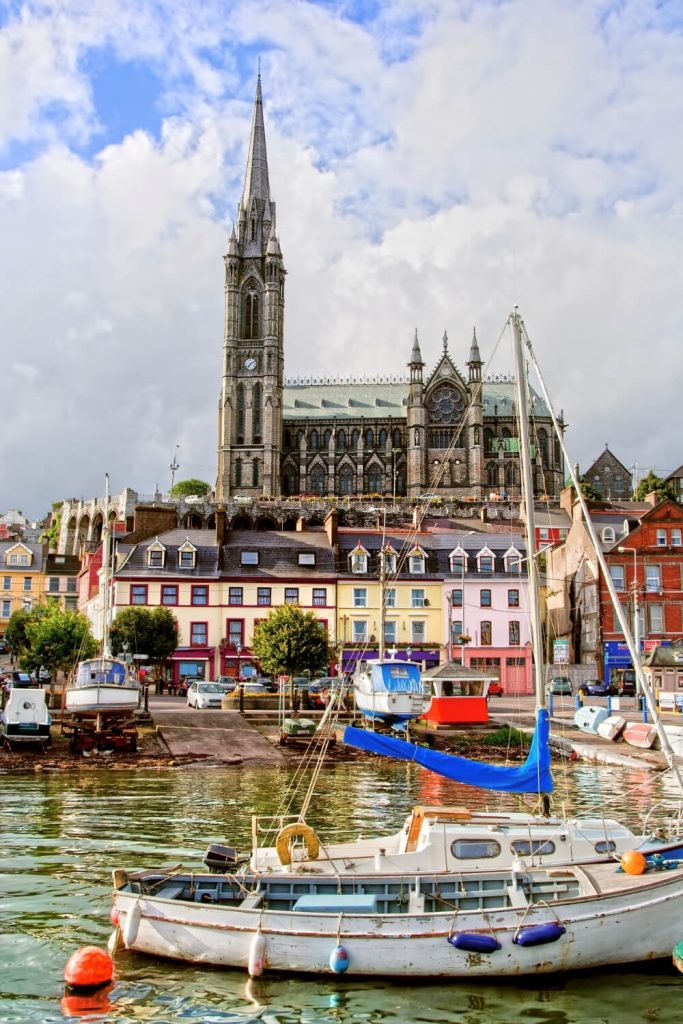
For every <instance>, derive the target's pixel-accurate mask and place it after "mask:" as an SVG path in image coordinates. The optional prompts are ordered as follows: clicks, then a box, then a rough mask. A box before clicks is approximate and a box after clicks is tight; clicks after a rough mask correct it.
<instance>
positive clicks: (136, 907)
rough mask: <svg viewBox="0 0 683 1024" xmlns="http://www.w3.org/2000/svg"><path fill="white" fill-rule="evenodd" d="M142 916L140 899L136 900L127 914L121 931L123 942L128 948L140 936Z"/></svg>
mask: <svg viewBox="0 0 683 1024" xmlns="http://www.w3.org/2000/svg"><path fill="white" fill-rule="evenodd" d="M141 918H142V908H141V906H140V900H139V899H138V900H135V902H134V903H133V905H132V906H131V908H130V910H129V911H128V913H127V914H126V923H125V924H124V926H123V929H122V931H121V937H122V938H123V944H124V946H125V947H126V949H130V947H131V946H132V945H133V944H134V942H135V940H136V939H137V937H138V931H139V930H140V919H141Z"/></svg>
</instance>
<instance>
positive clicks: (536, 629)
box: [510, 306, 545, 708]
mask: <svg viewBox="0 0 683 1024" xmlns="http://www.w3.org/2000/svg"><path fill="white" fill-rule="evenodd" d="M510 321H511V323H512V333H513V339H514V351H515V386H516V390H517V410H518V416H519V458H520V463H521V469H522V497H523V498H524V508H525V516H524V520H525V523H524V529H525V533H526V559H527V566H528V571H529V611H530V613H531V646H532V650H533V655H534V692H535V695H536V705H537V707H539V708H542V707H544V706H545V684H544V678H543V634H542V630H541V608H540V601H539V593H540V578H539V571H538V563H537V560H536V555H537V551H536V523H535V516H534V485H533V478H532V474H531V448H530V441H529V403H528V398H527V393H528V380H527V374H526V365H525V362H524V351H523V348H522V328H521V322H522V321H521V317H520V315H519V313H518V311H517V307H516V306H515V308H514V310H513V312H512V314H511V316H510Z"/></svg>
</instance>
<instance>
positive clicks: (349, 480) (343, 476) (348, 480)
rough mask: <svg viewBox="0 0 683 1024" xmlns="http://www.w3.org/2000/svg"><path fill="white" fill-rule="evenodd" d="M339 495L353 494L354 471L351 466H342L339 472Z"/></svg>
mask: <svg viewBox="0 0 683 1024" xmlns="http://www.w3.org/2000/svg"><path fill="white" fill-rule="evenodd" d="M339 493H340V494H353V470H352V469H351V467H350V466H342V468H341V469H340V470H339Z"/></svg>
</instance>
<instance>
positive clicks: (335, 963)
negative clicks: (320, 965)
mask: <svg viewBox="0 0 683 1024" xmlns="http://www.w3.org/2000/svg"><path fill="white" fill-rule="evenodd" d="M330 969H331V970H333V971H334V973H335V974H344V972H345V971H348V969H349V954H348V953H347V952H346V950H345V949H344V947H343V946H340V945H336V946H335V947H334V949H333V950H332V952H331V953H330Z"/></svg>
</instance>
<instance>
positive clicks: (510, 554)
mask: <svg viewBox="0 0 683 1024" xmlns="http://www.w3.org/2000/svg"><path fill="white" fill-rule="evenodd" d="M503 561H504V562H505V571H506V572H510V573H514V574H515V575H519V574H520V573H521V571H522V556H521V554H520V552H519V551H518V550H517V548H515V547H511V548H508V550H507V551H506V552H505V554H504V555H503Z"/></svg>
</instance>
